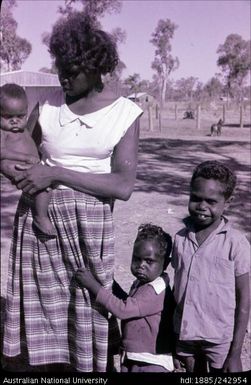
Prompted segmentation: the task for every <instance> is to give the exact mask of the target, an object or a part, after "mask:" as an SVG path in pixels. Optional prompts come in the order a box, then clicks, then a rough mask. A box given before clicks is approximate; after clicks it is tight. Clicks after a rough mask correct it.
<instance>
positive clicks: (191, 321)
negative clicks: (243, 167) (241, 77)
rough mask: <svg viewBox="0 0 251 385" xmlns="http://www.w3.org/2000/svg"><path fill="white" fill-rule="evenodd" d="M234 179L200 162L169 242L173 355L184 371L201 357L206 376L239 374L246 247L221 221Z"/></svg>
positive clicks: (244, 317)
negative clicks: (185, 210)
mask: <svg viewBox="0 0 251 385" xmlns="http://www.w3.org/2000/svg"><path fill="white" fill-rule="evenodd" d="M235 184H236V177H235V175H234V174H233V172H232V171H231V170H230V169H229V168H228V167H226V166H225V165H223V164H221V163H219V162H217V161H206V162H203V163H201V164H200V165H199V166H198V167H197V168H196V169H195V170H194V172H193V175H192V180H191V184H190V200H189V206H188V207H189V213H190V217H189V218H187V219H186V220H185V223H186V227H185V228H184V229H182V230H180V231H179V232H178V233H177V234H176V236H175V240H174V246H173V254H172V266H173V267H174V269H175V276H174V297H175V300H176V303H177V307H176V311H175V317H174V327H175V332H176V334H177V335H178V342H177V349H176V352H177V354H178V355H179V356H181V357H183V359H184V360H185V363H186V364H187V370H188V371H194V365H195V364H197V367H198V363H196V361H195V358H196V357H203V356H205V357H206V359H207V361H208V363H209V369H210V371H211V372H239V371H241V370H242V365H241V358H240V356H241V349H242V345H243V340H244V336H245V332H246V328H247V323H248V317H249V309H250V299H249V297H250V291H249V271H250V245H249V242H248V241H247V239H246V237H245V235H244V234H242V233H241V232H240V231H238V230H235V229H234V228H233V227H232V226H231V224H230V223H229V222H228V220H227V219H226V217H224V216H223V213H224V211H225V209H226V208H227V207H228V205H229V204H230V202H231V200H232V195H233V191H234V188H235Z"/></svg>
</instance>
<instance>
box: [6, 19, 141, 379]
mask: <svg viewBox="0 0 251 385" xmlns="http://www.w3.org/2000/svg"><path fill="white" fill-rule="evenodd" d="M49 50H50V53H51V55H52V57H53V58H54V59H55V65H56V68H57V71H58V77H59V81H60V84H61V86H62V89H61V90H57V91H54V92H50V93H48V95H47V97H46V100H45V102H44V103H43V104H41V105H40V109H38V108H36V109H35V110H33V112H32V116H33V119H34V122H35V121H36V125H35V127H34V131H33V132H34V133H36V137H38V138H39V137H41V141H40V147H39V148H40V152H41V159H42V162H43V164H35V165H33V166H32V167H30V168H29V169H27V170H23V171H22V170H20V172H19V174H18V176H16V177H15V178H14V179H15V183H16V185H17V187H18V188H20V189H22V190H23V192H24V194H23V195H22V197H21V200H20V202H19V205H18V209H17V213H16V217H15V222H14V232H13V239H12V244H11V253H10V258H9V271H8V275H9V277H8V286H7V300H6V321H5V332H4V348H3V354H4V358H5V361H6V362H7V364H8V365H9V367H11V365H12V367H13V370H15V362H16V361H18V360H19V361H20V360H22V359H23V357H24V354H26V356H27V362H28V364H29V365H31V366H32V367H33V370H34V371H35V370H43V371H50V370H57V371H64V370H71V371H79V372H106V371H108V370H112V353H111V350H110V348H112V347H113V349H114V351H115V347H116V341H117V339H118V338H117V337H118V325H117V322H115V321H116V320H114V317H113V318H110V317H109V315H108V313H107V311H106V310H105V309H104V307H102V306H101V305H97V304H96V303H95V302H94V301H93V299H92V298H91V297H90V296H89V293H88V292H85V293H83V291H82V290H81V289H79V288H78V287H75V286H74V284H73V277H74V275H75V273H76V271H77V270H78V269H79V268H80V267H87V268H89V269H90V270H91V271H92V272H93V274H95V276H96V277H97V278H98V279H99V280H100V282H102V285H104V286H105V287H106V288H108V289H109V288H111V286H112V282H113V270H114V230H113V213H112V210H113V206H114V201H115V200H116V199H120V200H124V201H126V200H128V199H129V197H130V195H131V193H132V191H133V188H134V183H135V178H136V166H137V154H138V140H139V124H138V117H139V116H140V115H141V114H142V110H141V109H140V108H139V107H138V106H137V105H136V104H135V103H133V102H132V101H130V100H128V99H127V98H124V97H119V98H117V99H115V100H114V99H113V100H111V101H110V103H109V102H107V98H106V97H105V96H104V94H103V93H102V91H103V88H104V84H103V80H102V78H103V76H105V75H106V74H109V73H112V72H113V71H114V70H115V68H116V66H117V64H118V60H119V59H118V53H117V49H116V45H115V42H114V39H113V38H112V36H110V35H109V34H107V33H106V32H104V31H102V30H100V29H98V28H97V27H96V26H95V25H94V24H93V22H92V20H91V19H90V18H89V17H88V16H87V15H85V14H84V13H83V12H73V13H72V14H70V15H68V16H67V17H62V18H60V19H59V20H58V21H57V22H56V24H55V25H54V27H53V30H52V33H51V35H50V41H49ZM35 118H36V119H35ZM39 133H40V135H39ZM48 187H49V188H52V193H51V199H50V204H49V207H48V212H49V215H50V218H51V221H52V224H53V226H54V227H55V229H56V231H57V237H54V238H53V237H48V236H47V235H44V234H41V233H39V232H36V231H34V229H33V226H32V210H33V197H34V196H35V195H36V193H38V192H39V191H41V190H44V189H46V188H48ZM27 193H28V194H27ZM108 348H109V349H108ZM13 361H14V364H13ZM55 367H56V369H55ZM7 368H8V367H7Z"/></svg>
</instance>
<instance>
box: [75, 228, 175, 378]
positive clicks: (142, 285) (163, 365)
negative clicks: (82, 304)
mask: <svg viewBox="0 0 251 385" xmlns="http://www.w3.org/2000/svg"><path fill="white" fill-rule="evenodd" d="M171 247H172V240H171V237H170V235H168V234H166V233H165V232H164V231H163V230H162V228H161V227H158V226H154V225H151V224H146V225H141V226H140V227H139V229H138V234H137V237H136V240H135V243H134V248H133V255H132V262H131V272H132V274H133V275H134V276H135V277H136V278H137V279H136V281H135V282H134V283H133V285H132V287H131V290H130V293H129V295H126V293H124V292H123V294H124V295H125V299H124V300H123V299H119V298H118V297H116V296H115V295H113V293H112V291H111V290H107V289H105V288H104V287H102V286H101V284H100V283H99V282H98V281H97V280H96V279H95V278H94V276H93V275H92V274H91V272H90V271H89V270H86V269H83V268H80V269H79V270H78V271H77V273H76V280H77V282H78V283H79V285H81V286H83V287H85V288H87V289H88V290H90V292H91V293H93V294H94V295H95V297H96V302H98V303H100V304H102V305H103V306H104V307H105V308H106V309H107V310H108V311H110V312H111V313H113V314H114V315H115V316H116V317H118V318H120V319H122V320H123V322H122V351H123V354H122V361H123V365H122V372H167V371H172V370H173V361H172V356H171V354H170V353H171V350H172V349H171V341H170V338H172V336H171V335H170V325H169V327H168V324H165V325H164V327H165V332H166V333H165V336H162V337H161V338H160V333H161V330H160V329H161V328H160V323H161V318H162V315H163V313H162V312H163V308H164V301H165V298H166V300H167V297H168V301H169V303H168V304H167V306H170V307H168V308H167V309H166V310H167V311H168V312H169V314H170V315H171V317H172V305H171V302H170V301H171V299H172V297H170V296H171V291H170V287H169V285H168V283H167V282H168V281H169V279H168V276H167V274H165V275H163V271H164V270H165V268H166V267H167V265H168V263H169V255H170V252H171ZM116 286H117V287H118V284H117V283H116ZM119 288H120V287H119ZM120 290H122V289H121V288H120ZM120 297H121V295H120ZM168 329H169V330H168ZM168 334H169V335H168ZM160 340H161V341H160ZM163 342H164V343H165V342H166V343H167V346H168V344H169V348H168V347H167V346H166V347H165V348H164V347H163V346H162V347H161V346H160V343H163ZM163 350H165V353H162V354H160V351H161V352H163Z"/></svg>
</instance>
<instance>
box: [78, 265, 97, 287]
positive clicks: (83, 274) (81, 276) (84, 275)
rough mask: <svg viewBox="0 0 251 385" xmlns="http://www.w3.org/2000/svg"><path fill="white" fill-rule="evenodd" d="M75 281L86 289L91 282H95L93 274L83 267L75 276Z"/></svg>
mask: <svg viewBox="0 0 251 385" xmlns="http://www.w3.org/2000/svg"><path fill="white" fill-rule="evenodd" d="M75 279H76V281H77V283H78V284H79V285H80V286H83V287H86V286H88V283H89V282H90V281H91V280H95V278H94V276H93V275H92V273H91V272H90V271H89V270H87V269H86V268H85V267H81V268H80V269H78V270H77V272H76V274H75Z"/></svg>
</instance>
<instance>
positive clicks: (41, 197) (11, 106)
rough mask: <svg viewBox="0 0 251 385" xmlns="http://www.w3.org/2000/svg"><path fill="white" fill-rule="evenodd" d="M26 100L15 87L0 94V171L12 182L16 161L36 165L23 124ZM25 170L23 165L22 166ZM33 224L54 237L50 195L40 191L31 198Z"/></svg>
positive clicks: (33, 148)
mask: <svg viewBox="0 0 251 385" xmlns="http://www.w3.org/2000/svg"><path fill="white" fill-rule="evenodd" d="M27 113H28V101H27V96H26V94H25V91H24V89H23V88H22V87H20V86H19V85H17V84H11V83H9V84H5V85H4V86H2V87H1V93H0V119H1V172H2V173H3V174H4V175H5V176H6V177H8V178H9V179H11V180H12V179H13V178H14V177H15V176H17V175H18V170H17V169H16V163H17V161H22V160H25V159H29V158H30V160H29V162H28V163H31V165H32V163H33V164H34V163H38V162H39V154H38V150H37V147H36V144H35V142H34V141H33V139H32V137H31V135H30V133H29V132H28V129H27V127H26V124H27ZM24 167H26V168H27V164H26V165H25V166H24ZM34 199H35V212H34V217H33V223H34V224H35V226H36V227H37V228H38V229H39V230H40V231H41V232H42V233H45V234H47V235H50V236H52V235H56V232H55V229H54V227H53V225H52V224H51V222H50V219H49V216H48V213H47V210H48V204H49V200H50V192H48V191H41V192H39V193H37V194H36V195H35V198H34Z"/></svg>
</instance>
